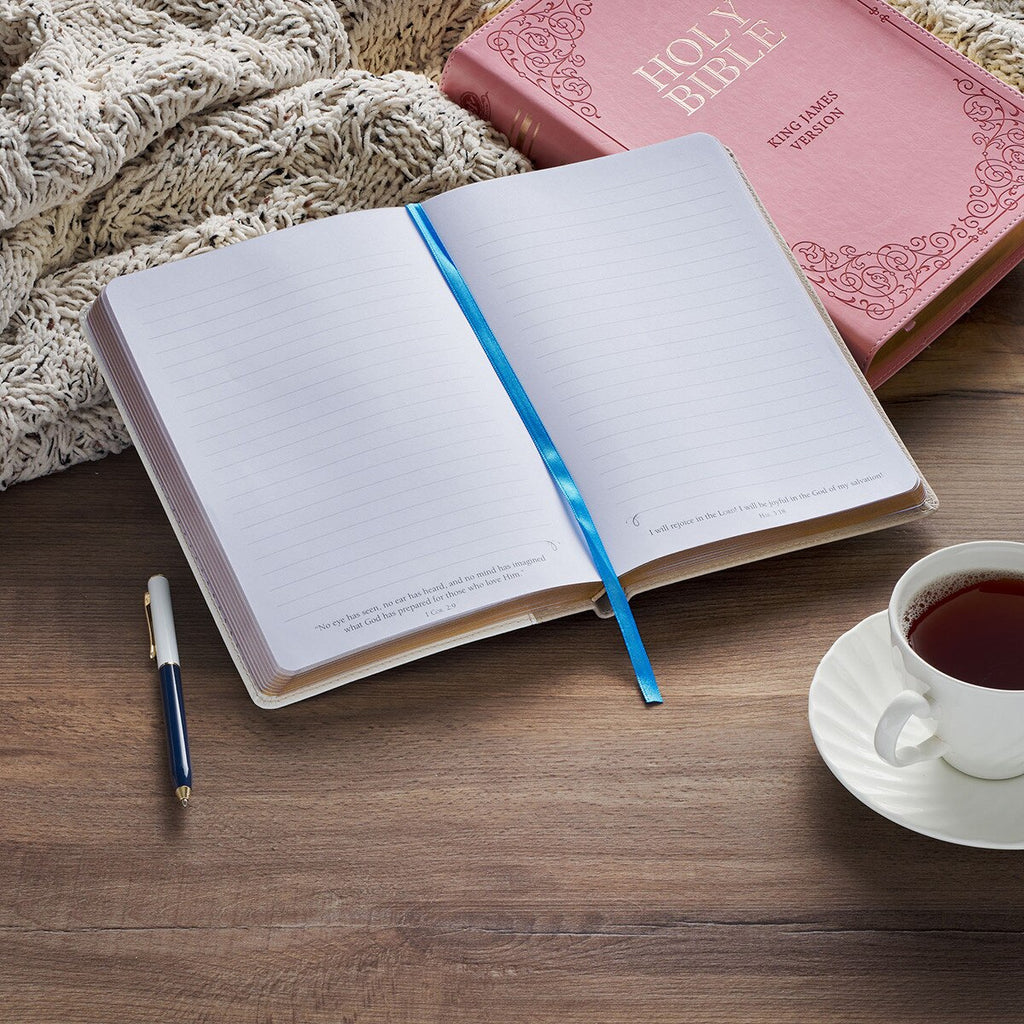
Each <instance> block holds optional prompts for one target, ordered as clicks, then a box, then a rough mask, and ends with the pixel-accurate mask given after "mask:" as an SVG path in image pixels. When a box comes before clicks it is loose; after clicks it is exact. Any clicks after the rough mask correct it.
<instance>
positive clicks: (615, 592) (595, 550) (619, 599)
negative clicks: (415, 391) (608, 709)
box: [406, 203, 662, 704]
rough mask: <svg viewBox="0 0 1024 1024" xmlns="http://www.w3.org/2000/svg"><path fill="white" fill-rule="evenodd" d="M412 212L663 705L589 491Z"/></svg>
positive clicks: (643, 680)
mask: <svg viewBox="0 0 1024 1024" xmlns="http://www.w3.org/2000/svg"><path fill="white" fill-rule="evenodd" d="M406 210H407V211H408V213H409V216H410V217H411V218H412V222H413V224H415V225H416V229H417V230H418V231H419V233H420V235H421V236H422V238H423V241H424V242H425V243H426V246H427V248H428V249H429V250H430V255H431V256H432V257H433V258H434V262H435V263H436V264H437V268H438V270H440V271H441V274H442V275H443V276H444V279H445V281H446V282H447V284H448V287H449V288H450V289H451V292H452V295H454V296H455V301H456V302H458V304H459V306H460V308H461V309H462V312H463V314H465V317H466V319H467V320H468V321H469V325H470V327H472V328H473V332H474V333H475V334H476V336H477V338H478V339H479V341H480V344H481V345H482V346H483V349H484V352H486V353H487V358H488V359H489V360H490V361H491V366H493V367H494V372H495V373H496V374H497V375H498V378H499V380H500V381H501V383H502V384H503V385H504V387H505V390H506V391H507V392H508V396H509V398H511V399H512V403H513V405H515V407H516V411H517V412H518V413H519V416H520V418H521V419H522V421H523V423H524V424H525V425H526V429H527V430H528V431H529V432H530V436H531V437H532V438H533V443H534V444H535V445H536V446H537V451H538V452H540V455H541V458H542V459H543V460H544V464H545V465H546V466H547V467H548V472H549V473H550V474H551V477H552V479H553V480H554V481H555V484H556V485H557V486H558V489H559V490H560V491H561V492H562V496H563V497H564V498H565V500H566V502H567V504H568V505H569V508H570V510H571V511H572V514H573V515H574V516H575V517H576V522H577V523H579V527H580V529H581V530H582V531H583V537H584V539H585V540H586V543H587V547H588V548H589V549H590V557H591V558H592V559H593V562H594V565H595V567H596V568H597V571H598V573H600V576H601V582H602V583H604V586H605V591H606V592H607V594H608V600H609V601H610V602H611V606H612V611H613V612H614V613H615V619H616V621H617V622H618V624H619V629H620V630H621V631H622V639H623V640H625V641H626V650H627V651H628V652H629V660H630V661H631V662H632V663H633V671H634V672H636V681H637V682H638V683H639V684H640V693H641V694H642V695H643V698H644V700H645V701H646V702H647V703H648V704H660V703H661V702H662V699H661V692H660V691H659V690H658V683H657V681H656V680H655V678H654V669H652V668H651V662H650V659H649V658H648V657H647V650H646V649H645V648H644V642H643V640H641V639H640V631H639V630H638V629H637V628H636V620H635V619H634V618H633V611H632V609H631V608H630V607H629V600H628V599H627V598H626V592H625V591H624V590H623V589H622V584H621V583H620V582H619V577H618V575H617V574H616V572H615V570H614V569H613V568H612V563H611V560H610V559H609V558H608V552H607V551H605V549H604V544H603V543H602V541H601V537H600V534H598V532H597V527H596V526H595V525H594V519H593V517H592V516H591V514H590V510H589V509H588V508H587V505H586V502H584V500H583V495H582V494H580V491H579V488H578V487H577V486H576V481H575V480H573V478H572V475H571V474H570V473H569V470H568V467H567V466H566V465H565V463H564V462H563V461H562V456H561V455H559V454H558V449H557V448H556V447H555V444H554V442H553V441H552V440H551V436H550V435H549V434H548V431H547V428H546V427H545V426H544V423H543V421H542V420H541V418H540V416H538V415H537V410H536V409H535V408H534V407H533V402H531V401H530V398H529V396H528V395H527V394H526V392H525V391H524V390H523V385H522V384H520V383H519V378H518V377H517V376H516V373H515V370H513V369H512V366H511V364H510V363H509V361H508V359H506V358H505V353H504V352H503V351H502V349H501V346H500V345H499V344H498V339H497V338H496V337H495V336H494V332H493V331H492V330H491V328H490V326H489V325H488V323H487V321H486V320H485V319H484V315H483V313H482V312H481V311H480V307H479V306H478V305H477V304H476V299H474V298H473V293H472V292H471V291H470V290H469V285H467V284H466V282H465V280H464V278H463V276H462V274H461V273H459V268H458V267H456V265H455V262H454V261H453V260H452V258H451V256H449V255H448V250H447V249H445V247H444V243H443V242H442V241H441V239H440V238H439V237H438V235H437V232H435V231H434V225H433V224H431V223H430V218H429V217H428V216H427V214H426V212H425V211H424V209H423V207H422V206H420V204H419V203H410V204H409V205H408V206H406Z"/></svg>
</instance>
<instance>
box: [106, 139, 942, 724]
mask: <svg viewBox="0 0 1024 1024" xmlns="http://www.w3.org/2000/svg"><path fill="white" fill-rule="evenodd" d="M421 210H422V213H423V214H425V215H426V217H428V218H429V222H430V224H431V225H432V226H433V230H434V232H436V235H437V236H438V237H439V238H440V239H441V240H442V242H443V246H444V247H445V249H447V253H448V254H449V255H450V257H451V259H452V261H453V262H454V264H455V265H456V266H457V267H458V269H459V271H460V272H461V274H462V277H463V278H464V280H465V282H466V284H468V287H469V289H470V290H471V291H472V294H473V296H474V297H475V299H476V302H477V304H478V305H479V307H480V310H481V311H482V313H483V314H484V316H485V317H486V319H487V322H488V323H489V325H490V327H491V329H492V330H493V333H494V335H495V336H496V338H497V339H498V341H499V342H500V344H501V347H502V349H503V351H504V353H505V355H506V356H507V358H508V361H509V362H510V363H511V365H512V367H513V368H514V370H515V373H516V375H517V376H518V379H519V381H520V382H521V384H522V386H523V388H524V389H525V391H526V393H527V394H528V395H529V396H530V399H531V400H532V402H533V406H534V408H535V409H536V411H537V413H538V414H539V416H540V418H541V419H542V420H543V423H544V426H545V427H546V428H547V431H548V432H549V434H550V436H551V438H552V439H553V440H554V443H555V445H556V446H557V448H558V451H559V453H560V454H561V456H562V458H563V459H564V461H565V464H566V465H567V466H568V467H569V469H570V470H571V473H572V475H573V477H574V478H575V481H576V483H577V484H578V486H579V489H580V491H581V492H582V494H583V497H584V498H585V500H586V503H587V505H588V506H589V509H590V512H591V513H592V515H593V519H594V522H595V523H596V526H597V528H598V530H599V532H600V536H601V539H602V540H603V544H604V547H605V549H606V550H607V552H608V555H609V558H610V560H611V563H612V565H613V566H614V567H615V571H616V572H617V573H618V574H619V577H620V579H621V580H622V583H623V586H624V587H625V590H626V592H627V593H628V594H630V595H633V594H636V593H638V592H640V591H644V590H648V589H650V588H653V587H658V586H663V585H665V584H668V583H671V582H673V581H677V580H681V579H684V578H687V577H691V576H695V575H698V574H701V573H706V572H709V571H712V570H715V569H719V568H723V567H725V566H729V565H733V564H737V563H740V562H744V561H749V560H753V559H757V558H763V557H766V556H769V555H774V554H778V553H780V552H783V551H787V550H791V549H794V548H798V547H803V546H807V545H811V544H816V543H821V542H824V541H829V540H833V539H836V538H839V537H843V536H849V535H852V534H856V533H860V532H864V531H867V530H871V529H876V528H879V527H882V526H888V525H891V524H895V523H899V522H903V521H905V520H907V519H909V518H912V517H915V516H917V515H920V514H922V513H924V512H926V511H929V510H930V509H932V508H934V507H935V499H934V496H933V495H932V493H931V491H930V490H929V488H928V486H927V484H926V483H925V481H924V480H923V478H922V476H921V474H920V472H919V471H918V469H917V467H916V466H915V465H914V462H913V461H912V459H911V458H910V456H909V455H908V453H907V452H906V450H905V448H904V447H903V445H902V443H901V442H900V440H899V438H898V437H897V436H896V434H895V432H894V431H893V429H892V427H891V425H890V424H889V422H888V420H887V419H886V418H885V416H884V414H883V413H882V411H881V409H880V407H879V406H878V404H877V402H876V400H875V399H874V396H873V395H872V394H871V392H870V390H869V389H868V388H867V386H866V384H865V382H864V380H863V378H862V377H861V376H860V373H859V371H858V370H857V369H856V367H855V365H854V364H853V362H852V360H851V357H850V356H849V354H848V352H847V350H846V348H845V347H844V346H843V344H842V342H841V341H840V339H839V337H838V335H837V334H836V332H835V330H834V328H833V327H832V325H831V323H830V322H829V321H828V319H827V318H826V316H825V315H824V312H823V310H822V309H821V307H820V305H819V304H818V302H817V300H816V298H815V296H814V294H813V292H812V291H811V289H810V288H809V286H808V285H807V283H806V281H805V279H804V278H803V277H802V276H801V274H800V271H799V269H798V268H797V267H796V265H795V263H794V262H793V260H792V257H791V256H790V255H789V253H788V250H786V249H785V247H784V245H783V244H782V243H781V241H780V239H779V238H778V236H777V234H776V233H775V231H774V229H773V227H772V225H771V224H770V222H769V221H768V219H767V218H766V216H765V214H764V212H763V210H762V209H761V207H760V205H759V203H758V202H757V199H756V197H755V196H754V194H753V193H752V192H751V190H750V188H749V186H748V184H747V183H746V180H745V179H744V177H743V175H742V174H741V173H740V171H739V170H738V168H737V167H736V165H735V163H734V161H733V160H732V158H731V157H730V155H729V154H728V153H727V152H726V151H725V150H724V149H723V148H722V146H721V145H720V144H719V143H718V142H717V141H716V140H714V139H712V138H711V137H709V136H706V135H693V136H688V137H685V138H682V139H676V140H672V141H670V142H665V143H660V144H658V145H655V146H651V147H647V148H642V149H636V150H632V151H629V152H624V153H621V154H617V155H614V156H609V157H602V158H600V159H595V160H591V161H586V162H583V163H578V164H573V165H569V166H565V167H558V168H553V169H550V170H546V171H536V172H532V173H530V174H525V175H519V176H515V177H509V178H504V179H498V180H494V181H487V182H481V183H478V184H474V185H469V186H465V187H463V188H460V189H457V190H455V191H453V192H450V193H447V194H445V195H440V196H437V197H436V198H433V199H430V200H428V201H427V202H425V203H423V204H422V207H421ZM86 328H87V332H88V334H89V336H90V340H91V342H92V344H93V347H94V349H95V351H96V354H97V357H98V359H99V361H100V364H101V367H102V369H103V372H104V375H105V377H106V379H107V381H108V383H109V385H110V389H111V391H112V393H113V395H114V398H115V400H116V402H117V404H118V406H119V408H120V409H121V412H122V414H123V415H124V419H125V422H126V423H127V425H128V429H129V430H130V432H131V435H132V437H133V438H134V440H135V442H136V445H137V447H138V449H139V452H140V454H141V456H142V458H143V460H144V462H145V464H146V467H147V469H148V471H149V473H150V475H151V476H152V478H153V481H154V484H155V485H156V488H157V491H158V492H159V494H160V496H161V499H162V500H163V502H164V505H165V507H166V509H167V512H168V514H169V516H170V519H171V522H172V524H173V525H174V528H175V530H176V531H177V533H178V536H179V538H180V540H181V543H182V545H183V548H184V550H185V552H186V554H187V556H188V558H189V560H190V562H191V564H192V567H193V569H194V570H195V573H196V576H197V578H198V580H199V583H200V586H201V587H202V590H203V592H204V594H205V595H206V598H207V600H208V602H209V604H210V608H211V610H212V611H213V614H214V617H215V618H216V620H217V623H218V625H219V627H220V629H221V631H222V633H223V635H224V638H225V640H226V642H227V644H228V647H229V649H230V651H231V654H232V656H233V658H234V660H235V662H236V664H237V666H238V669H239V672H240V673H241V675H242V678H243V680H244V681H245V684H246V686H247V688H248V690H249V693H250V695H251V696H252V698H253V700H254V701H255V702H256V703H257V704H259V705H261V706H263V707H274V706H279V705H283V704H286V703H289V702H291V701H294V700H298V699H300V698H303V697H307V696H310V695H311V694H313V693H316V692H318V691H321V690H325V689H327V688H329V687H333V686H337V685H339V684H342V683H346V682H349V681H351V680H354V679H357V678H360V677H362V676H366V675H369V674H371V673H374V672H378V671H380V670H382V669H384V668H386V667H389V666H392V665H396V664H398V663H401V662H403V661H407V660H409V659H412V658H416V657H420V656H422V655H425V654H428V653H431V652H434V651H438V650H441V649H443V648H446V647H450V646H452V645H455V644H459V643H465V642H467V641H470V640H475V639H478V638H480V637H483V636H486V635H489V634H494V633H497V632H500V631H504V630H509V629H513V628H516V627H519V626H524V625H528V624H530V623H536V622H539V621H541V620H544V619H549V618H552V617H555V616H560V615H567V614H570V613H573V612H578V611H581V610H584V609H588V608H592V609H595V610H597V611H599V612H603V611H604V610H605V609H604V602H603V594H602V590H603V588H602V586H601V582H600V576H599V575H598V573H597V571H596V570H595V568H594V564H593V562H592V560H591V558H590V555H589V553H588V549H587V547H586V546H585V545H584V543H583V541H582V539H581V534H580V529H579V526H578V524H577V522H576V520H575V519H574V518H573V517H572V516H571V515H570V514H569V512H568V511H567V508H566V505H565V503H564V501H563V499H562V497H561V495H560V493H559V492H558V491H557V490H556V489H555V486H554V484H553V482H552V478H551V475H550V474H549V472H548V470H547V467H546V465H545V462H544V461H543V460H542V458H541V456H540V455H539V454H538V450H537V448H536V447H535V445H534V442H533V440H532V439H531V437H530V434H529V433H528V431H527V429H526V427H525V426H524V423H523V420H522V418H521V417H520V415H519V413H518V412H517V411H516V409H515V407H514V405H513V404H512V402H511V401H510V399H509V397H508V394H507V393H506V391H505V390H504V388H503V386H502V384H501V383H500V381H499V379H498V377H497V376H496V374H495V371H494V369H492V366H491V363H490V362H489V360H488V358H487V356H486V354H485V352H484V350H483V348H482V347H481V343H480V341H479V340H478V338H477V336H476V334H474V331H473V329H472V327H471V325H470V322H469V321H468V320H467V318H466V316H465V315H463V313H462V311H461V309H460V307H459V306H458V305H457V303H456V301H455V298H454V297H453V295H452V292H451V291H450V289H449V286H448V284H447V283H446V279H445V278H444V277H443V276H442V275H441V273H440V272H439V270H438V267H437V265H436V264H435V262H434V260H433V258H432V256H431V253H430V251H429V250H428V247H427V245H426V244H425V243H424V240H423V236H422V235H421V234H420V232H419V230H418V228H417V226H416V224H415V223H414V221H413V219H412V218H411V217H410V215H409V213H408V212H407V211H406V210H405V209H401V208H399V209H384V210H370V211H365V212H357V213H349V214H344V215H341V216H337V217H332V218H328V219H325V220H320V221H315V222H311V223H307V224H303V225H300V226H297V227H293V228H289V229H287V230H284V231H280V232H277V233H274V234H271V235H268V236H265V237H262V238H257V239H253V240H251V241H246V242H241V243H239V244H236V245H233V246H230V247H228V248H226V249H222V250H219V251H217V252H212V253H207V254H204V255H200V256H196V257H193V258H190V259H186V260H182V261H180V262H177V263H172V264H168V265H165V266H161V267H157V268H154V269H152V270H146V271H142V272H140V273H137V274H132V275H129V276H127V277H123V278H120V279H118V280H115V281H113V282H112V283H111V284H109V285H108V286H107V287H106V288H105V289H104V291H103V293H102V294H101V296H100V298H99V299H98V300H97V301H96V302H95V303H94V304H93V306H92V308H91V310H90V312H89V314H88V316H87V323H86Z"/></svg>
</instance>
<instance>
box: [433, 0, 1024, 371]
mask: <svg viewBox="0 0 1024 1024" xmlns="http://www.w3.org/2000/svg"><path fill="white" fill-rule="evenodd" d="M441 87H442V88H443V89H444V91H445V92H446V93H447V95H449V96H450V97H451V98H452V99H454V100H456V101H457V102H458V103H460V104H462V105H463V106H464V107H466V108H467V109H469V110H471V111H472V112H474V113H476V114H478V115H480V116H481V117H484V118H486V119H488V120H490V121H491V122H492V123H493V124H494V125H495V126H496V127H497V128H498V129H499V130H500V131H502V132H504V133H505V134H506V135H507V136H508V138H509V140H510V141H511V142H512V144H513V145H515V146H516V147H517V148H519V149H520V150H522V151H523V152H524V153H525V154H526V155H527V156H529V157H530V158H531V159H532V160H533V161H534V163H535V164H536V165H538V166H541V167H545V166H550V165H553V164H561V163H568V162H571V161H576V160H584V159H587V158H589V157H593V156H598V155H600V154H604V153H612V152H616V151H618V150H622V149H631V148H635V147H637V146H643V145H646V144H648V143H652V142H657V141H660V140H663V139H667V138H672V137H675V136H679V135H686V134H689V133H691V132H698V131H699V132H707V133H710V134H712V135H715V136H717V137H718V138H719V139H721V141H722V142H723V143H725V145H726V146H728V147H729V148H730V149H731V150H732V151H733V152H734V154H735V155H736V157H737V159H738V160H739V163H740V165H741V166H742V167H743V169H744V170H745V172H746V173H747V175H748V176H749V178H750V180H751V182H752V184H753V185H754V188H755V189H756V191H757V193H758V195H759V196H760V197H761V200H762V201H763V202H764V204H765V206H766V208H767V210H768V212H769V213H770V214H771V216H772V218H773V219H774V221H775V223H776V225H777V226H778V228H779V230H780V232H781V233H782V235H783V237H784V238H785V239H786V241H787V242H788V243H789V245H790V248H791V249H792V251H793V253H794V255H795V256H796V259H797V261H798V263H799V264H800V266H801V267H802V268H803V271H804V273H805V274H806V275H807V277H808V278H809V279H810V281H811V282H812V284H813V285H814V286H815V287H816V289H817V291H818V293H819V295H820V296H821V299H822V301H823V302H824V304H825V306H826V308H827V309H828V311H829V313H830V315H831V316H832V319H833V320H834V321H835V323H836V326H837V327H838V328H839V331H840V333H841V334H842V335H843V337H844V338H845V340H846V342H847V344H848V345H849V347H850V349H851V351H852V352H853V354H854V356H855V357H856V359H857V361H858V362H859V364H860V366H861V368H862V369H863V370H864V372H865V375H866V376H867V378H868V381H869V382H870V383H871V384H872V386H875V387H877V386H878V385H879V384H881V383H882V382H883V381H884V380H885V379H886V378H888V377H889V376H890V375H891V374H893V373H894V372H895V371H896V370H898V369H899V368H900V367H901V366H903V365H904V364H905V363H906V362H907V361H908V360H910V359H911V358H913V356H915V355H916V354H917V353H918V352H920V351H921V350H922V349H923V348H924V347H925V346H926V345H928V343H929V342H931V341H932V340H933V339H934V338H935V337H936V336H937V335H938V334H939V333H941V332H942V331H943V330H944V329H945V328H946V327H948V326H949V325H950V324H951V323H953V321H954V320H956V319H957V318H958V317H959V316H960V315H961V314H962V313H964V312H965V311H966V310H967V309H968V308H969V307H970V306H971V304H972V303H974V302H976V301H977V300H978V299H979V298H980V297H981V296H982V295H984V294H985V292H986V291H988V289H989V288H991V287H992V286H993V285H994V284H995V283H996V282H997V281H998V280H999V279H1000V278H1001V277H1002V276H1003V275H1004V274H1006V273H1007V271H1009V270H1010V269H1011V268H1012V267H1013V266H1014V265H1015V264H1016V263H1017V262H1018V261H1019V260H1020V259H1021V258H1022V257H1024V230H1022V226H1021V221H1022V216H1024V209H1022V206H1021V199H1022V190H1024V97H1022V96H1021V94H1020V93H1018V92H1016V91H1015V90H1014V89H1012V88H1010V87H1009V86H1008V85H1006V84H1005V83H1004V82H1001V81H1000V80H999V79H997V78H995V77H994V76H993V75H991V74H989V73H988V72H986V71H984V70H983V69H982V68H980V67H978V65H976V64H974V63H973V62H972V61H970V60H968V59H967V58H966V57H963V56H961V55H960V54H959V53H957V52H956V51H955V50H953V49H951V48H950V47H948V46H946V45H945V44H943V43H941V42H940V41H938V40H937V39H936V38H935V37H934V36H932V35H930V34H929V33H928V32H926V31H925V30H924V29H922V28H920V27H918V26H917V25H916V24H914V22H912V21H911V20H909V19H908V18H906V17H904V16H903V15H901V14H899V13H898V12H896V11H895V10H893V9H892V8H891V7H888V6H887V5H886V4H884V3H881V2H878V0H874V2H868V0H816V2H815V3H813V4H810V3H807V0H771V2H768V0H673V2H672V3H665V2H664V0H629V2H628V3H626V2H623V0H518V2H516V3H513V4H512V5H511V6H509V7H508V8H506V9H505V10H504V11H503V12H502V13H501V14H499V15H498V16H496V17H495V18H494V19H492V20H491V21H490V22H488V23H487V24H486V25H485V26H484V27H483V28H481V29H479V30H478V31H477V32H475V33H474V34H473V35H472V36H470V37H469V39H467V40H466V41H465V42H463V43H462V44H461V45H460V46H459V47H458V48H457V49H456V50H455V51H454V52H453V53H452V55H451V57H450V58H449V60H448V63H447V65H446V67H445V71H444V75H443V77H442V80H441ZM723 230H725V227H724V226H723Z"/></svg>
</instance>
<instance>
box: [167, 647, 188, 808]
mask: <svg viewBox="0 0 1024 1024" xmlns="http://www.w3.org/2000/svg"><path fill="white" fill-rule="evenodd" d="M160 696H161V697H162V698H163V702H164V723H165V724H166V726H167V757H168V758H169V760H170V763H171V777H172V778H173V780H174V785H175V788H177V787H178V786H189V787H191V785H192V761H191V759H190V758H189V756H188V729H187V728H186V727H185V701H184V698H183V697H182V693H181V669H180V668H179V667H178V666H177V665H173V664H170V665H161V666H160Z"/></svg>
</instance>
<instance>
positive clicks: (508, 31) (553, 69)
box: [487, 0, 600, 117]
mask: <svg viewBox="0 0 1024 1024" xmlns="http://www.w3.org/2000/svg"><path fill="white" fill-rule="evenodd" d="M592 9H593V3H592V0H539V2H538V3H535V4H533V5H532V6H530V7H528V8H527V9H526V10H524V11H521V12H520V13H519V14H517V15H516V16H515V17H514V18H509V19H508V20H507V21H505V22H503V23H502V25H501V27H500V28H497V29H495V30H494V31H493V32H492V33H491V34H490V35H489V36H488V37H487V43H488V45H489V46H490V47H491V49H492V50H495V51H497V52H498V53H500V54H501V56H502V57H503V58H504V59H505V62H506V63H507V64H508V66H509V67H510V68H512V70H513V71H515V72H516V74H517V75H519V76H520V77H521V78H525V79H527V80H529V81H530V82H532V83H533V84H534V85H536V86H538V87H539V88H540V89H542V90H543V91H544V92H546V93H547V94H548V95H549V96H553V97H554V98H555V99H556V100H558V101H559V102H560V103H564V104H565V105H566V106H567V107H570V108H571V109H572V110H575V111H576V112H577V113H578V114H581V115H582V116H584V117H600V114H598V112H597V107H595V106H594V104H593V103H591V102H590V95H591V93H592V91H593V89H592V87H591V85H590V83H589V82H588V81H587V80H586V79H585V78H584V77H583V75H582V74H581V73H580V71H581V69H582V68H583V66H584V65H585V64H586V60H585V59H584V58H583V56H582V54H580V53H578V52H577V50H576V44H577V43H578V41H579V39H580V37H581V36H582V35H583V33H584V31H585V28H586V26H585V24H584V18H586V17H587V15H588V14H590V12H591V10H592Z"/></svg>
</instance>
